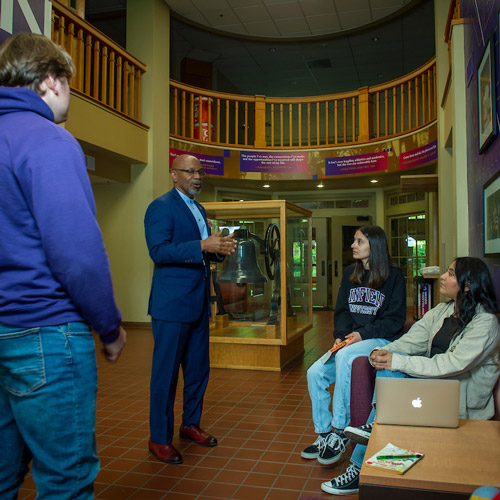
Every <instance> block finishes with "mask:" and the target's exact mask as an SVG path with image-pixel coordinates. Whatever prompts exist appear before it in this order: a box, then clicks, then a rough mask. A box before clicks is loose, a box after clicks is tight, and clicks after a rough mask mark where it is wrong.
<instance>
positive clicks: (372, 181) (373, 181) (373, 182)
mask: <svg viewBox="0 0 500 500" xmlns="http://www.w3.org/2000/svg"><path fill="white" fill-rule="evenodd" d="M370 182H371V183H372V184H376V183H377V182H378V179H372V180H371V181H370Z"/></svg>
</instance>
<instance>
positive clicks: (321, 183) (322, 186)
mask: <svg viewBox="0 0 500 500" xmlns="http://www.w3.org/2000/svg"><path fill="white" fill-rule="evenodd" d="M316 187H317V188H320V189H321V188H324V187H325V185H324V184H323V181H321V182H320V183H319V184H318V185H317V186H316Z"/></svg>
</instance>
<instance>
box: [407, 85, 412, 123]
mask: <svg viewBox="0 0 500 500" xmlns="http://www.w3.org/2000/svg"><path fill="white" fill-rule="evenodd" d="M412 94H413V91H412V89H411V80H410V81H409V82H408V130H412V129H413V109H412V106H413V100H412Z"/></svg>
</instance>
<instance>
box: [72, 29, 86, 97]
mask: <svg viewBox="0 0 500 500" xmlns="http://www.w3.org/2000/svg"><path fill="white" fill-rule="evenodd" d="M84 51H85V43H84V41H83V30H82V29H79V30H78V32H77V36H76V58H75V66H76V75H75V76H74V80H73V81H74V82H75V84H74V85H75V88H76V90H79V91H80V92H82V91H83V74H84V68H83V64H84V60H85V57H84Z"/></svg>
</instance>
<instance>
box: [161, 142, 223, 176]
mask: <svg viewBox="0 0 500 500" xmlns="http://www.w3.org/2000/svg"><path fill="white" fill-rule="evenodd" d="M185 154H188V155H191V156H194V157H195V158H198V160H200V163H201V165H202V167H203V170H205V172H206V173H207V175H224V158H223V157H222V156H212V155H204V154H201V153H188V152H187V151H182V150H181V149H173V148H170V162H169V165H170V168H172V162H173V161H174V158H176V157H177V156H180V155H185Z"/></svg>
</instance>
